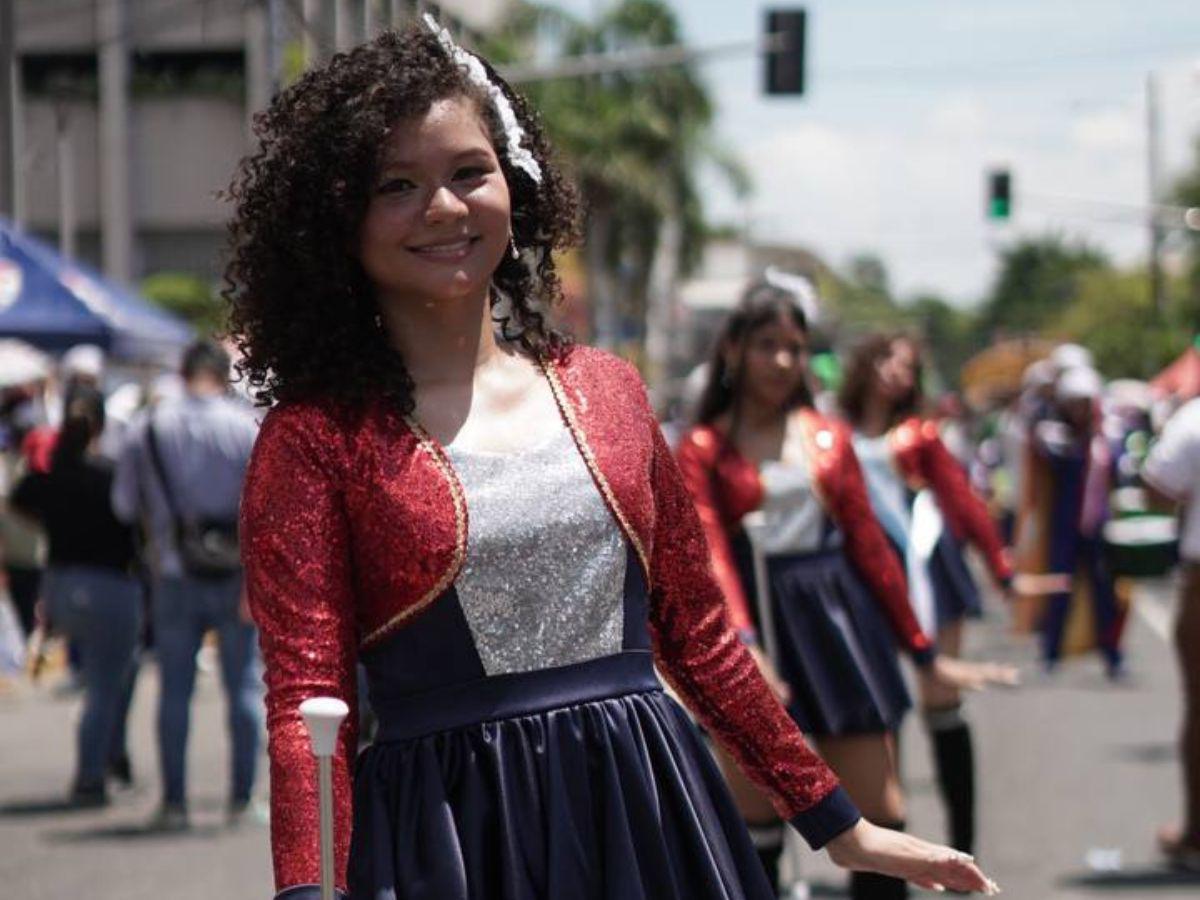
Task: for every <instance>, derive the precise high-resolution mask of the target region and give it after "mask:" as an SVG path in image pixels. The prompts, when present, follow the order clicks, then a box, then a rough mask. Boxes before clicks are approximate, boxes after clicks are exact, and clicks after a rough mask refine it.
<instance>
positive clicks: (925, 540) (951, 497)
mask: <svg viewBox="0 0 1200 900" xmlns="http://www.w3.org/2000/svg"><path fill="white" fill-rule="evenodd" d="M921 372H922V365H921V355H920V348H919V347H918V345H917V343H916V342H915V341H914V340H913V339H912V338H911V337H908V336H907V335H903V334H875V335H871V336H869V337H867V338H865V339H864V340H863V341H861V342H860V343H859V345H858V346H857V347H856V348H855V350H854V352H853V353H851V355H850V359H849V362H848V363H847V364H846V379H845V382H844V384H843V385H842V390H841V395H840V398H839V399H840V405H841V409H842V413H843V415H845V417H846V419H847V420H848V422H849V423H850V425H851V427H852V428H853V429H854V448H855V451H856V452H857V453H858V456H859V459H861V460H862V464H863V471H864V473H865V475H866V481H867V487H868V493H869V496H870V498H871V505H872V507H873V509H874V511H875V515H876V517H877V518H878V519H879V521H880V522H881V523H882V524H883V527H884V530H885V531H886V532H887V534H888V537H889V538H890V539H891V541H892V544H893V545H894V546H895V548H896V550H897V552H898V554H899V555H900V557H901V559H903V560H904V561H905V564H906V570H907V574H908V586H909V591H908V594H909V597H910V598H911V600H912V602H913V606H914V612H915V613H916V615H917V619H918V621H920V622H921V624H922V626H923V627H924V629H925V630H926V632H927V633H929V634H930V635H933V636H934V637H935V638H936V644H937V648H938V651H939V652H940V653H943V654H945V655H947V656H949V657H957V656H958V655H959V654H960V653H961V652H962V646H963V628H964V626H965V623H966V619H967V618H968V617H974V616H978V615H979V614H980V612H981V608H982V607H981V599H980V592H979V588H978V587H977V586H976V584H975V581H974V579H973V577H972V576H971V573H970V571H969V570H968V568H967V563H966V559H965V557H964V546H965V545H966V544H967V543H970V544H971V545H973V546H975V547H976V548H977V549H978V550H979V551H980V552H981V553H982V555H983V558H984V560H985V561H986V563H987V565H988V568H989V570H990V572H991V575H992V578H993V579H994V580H995V582H996V586H997V588H998V589H999V590H1000V591H1001V593H1004V594H1007V592H1008V589H1009V584H1010V582H1011V580H1012V569H1011V566H1010V564H1009V561H1008V556H1007V554H1006V552H1005V550H1004V546H1003V544H1002V542H1001V540H1000V535H999V533H998V532H997V531H996V528H995V526H994V525H993V523H992V520H991V517H990V515H989V514H988V511H987V507H986V506H985V505H984V503H983V501H982V500H981V499H980V498H979V497H977V496H976V495H975V493H974V492H973V491H972V489H971V486H970V483H969V482H968V480H967V472H966V469H965V468H964V466H963V463H962V462H961V461H960V459H958V458H956V457H955V456H954V455H953V454H952V453H951V452H950V450H949V449H948V448H947V447H946V445H945V444H944V443H943V440H942V438H941V435H940V431H939V428H938V424H937V422H936V421H934V420H932V419H923V418H922V415H921V413H922V390H921ZM964 455H965V453H964ZM920 699H921V711H922V716H923V717H924V719H925V725H926V728H927V729H928V731H929V737H930V741H931V745H932V748H933V754H934V770H935V772H936V774H937V780H938V788H939V790H940V791H941V795H942V800H943V802H944V804H945V807H946V820H947V824H948V832H949V834H948V841H949V843H950V844H951V845H952V846H954V847H957V848H958V849H960V850H963V851H965V852H968V853H969V852H972V851H973V849H974V844H975V752H974V747H973V743H972V739H971V729H970V726H969V725H968V723H967V720H966V719H965V718H964V717H963V714H962V697H961V695H960V693H959V691H958V690H956V689H954V688H953V687H949V686H946V685H942V684H937V683H934V682H929V681H923V682H922V684H921V698H920Z"/></svg>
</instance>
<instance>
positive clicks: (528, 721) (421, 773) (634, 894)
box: [347, 557, 772, 900]
mask: <svg viewBox="0 0 1200 900" xmlns="http://www.w3.org/2000/svg"><path fill="white" fill-rule="evenodd" d="M624 602H625V616H626V625H625V628H624V632H623V633H624V639H623V642H622V646H621V652H618V653H613V654H610V655H606V656H600V657H597V658H594V659H589V660H586V661H583V662H578V663H572V664H568V665H560V666H556V667H551V668H543V669H537V670H534V671H527V672H516V673H508V674H495V675H490V676H489V675H486V674H485V673H484V671H483V669H482V667H481V664H480V658H479V655H478V654H477V652H476V650H475V647H474V645H473V643H472V638H471V634H470V630H469V628H468V625H467V623H466V620H465V618H464V615H463V611H462V608H461V606H460V604H459V600H458V598H457V595H456V592H455V590H454V589H453V588H451V589H450V590H449V591H447V593H446V594H445V595H444V596H442V597H440V598H439V599H438V600H436V601H434V603H432V604H431V605H430V607H429V608H428V609H427V610H425V611H423V612H422V613H421V615H420V616H419V617H418V618H417V619H416V620H414V621H413V622H411V623H409V624H408V625H406V626H405V627H404V628H402V629H399V630H398V631H397V632H396V634H395V635H394V636H393V637H391V638H389V639H388V640H387V641H386V642H384V643H383V644H382V645H380V646H379V647H377V648H374V649H372V650H371V651H369V652H368V653H367V654H364V656H363V662H364V665H365V666H366V669H367V676H368V682H369V684H370V693H371V702H372V706H373V707H374V710H375V715H376V717H377V721H378V731H377V733H376V738H375V742H374V743H373V744H372V745H371V746H370V747H368V748H367V749H366V750H364V751H363V752H362V753H361V754H360V755H359V757H358V760H357V763H356V767H355V774H354V803H353V806H354V828H353V832H352V836H351V843H350V859H349V863H348V866H347V878H348V881H349V888H350V896H351V898H352V900H769V898H770V897H771V896H772V891H771V889H770V887H769V886H768V884H767V881H766V876H765V875H764V873H763V869H762V864H761V863H760V862H759V859H758V857H757V855H756V854H755V852H754V848H753V846H752V844H751V842H750V837H749V834H748V833H747V831H746V826H745V825H744V824H743V822H742V818H741V816H740V815H739V814H738V812H737V809H736V807H735V806H734V804H733V800H732V798H731V797H730V796H729V792H728V788H727V787H726V786H725V783H724V781H723V779H722V778H721V775H720V772H719V770H718V769H717V767H716V765H715V763H714V762H713V760H712V757H711V756H710V755H709V752H708V750H707V749H706V748H705V747H704V745H703V743H702V741H701V739H700V736H699V734H698V732H697V729H696V727H695V726H694V725H693V724H692V722H691V721H690V719H689V718H688V717H687V715H686V714H685V713H684V711H683V710H682V708H681V707H680V706H679V705H678V704H677V703H676V702H675V701H674V700H672V699H671V698H670V697H669V696H668V695H667V694H666V693H665V692H664V691H663V688H662V685H661V683H660V682H659V680H658V676H657V675H656V673H655V671H654V664H653V657H652V655H651V652H650V638H649V634H648V632H647V630H646V625H645V622H646V608H647V602H648V601H647V597H646V590H645V585H644V584H643V583H642V578H641V570H640V568H639V567H638V566H637V565H636V563H635V562H634V561H633V559H632V557H631V558H630V564H629V566H628V567H627V569H626V585H625V598H624Z"/></svg>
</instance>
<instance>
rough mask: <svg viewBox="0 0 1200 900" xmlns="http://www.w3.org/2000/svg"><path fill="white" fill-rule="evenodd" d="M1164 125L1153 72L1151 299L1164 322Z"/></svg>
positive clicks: (1149, 89) (1149, 79)
mask: <svg viewBox="0 0 1200 900" xmlns="http://www.w3.org/2000/svg"><path fill="white" fill-rule="evenodd" d="M1160 125H1161V123H1160V122H1159V112H1158V78H1157V77H1156V76H1155V74H1154V73H1153V72H1148V73H1147V74H1146V189H1147V191H1148V192H1149V203H1148V204H1147V205H1148V207H1149V209H1150V214H1149V216H1148V217H1147V220H1146V221H1147V224H1148V225H1149V227H1150V259H1149V265H1148V269H1149V272H1150V300H1151V303H1152V304H1153V307H1154V314H1155V316H1157V317H1158V318H1159V319H1160V320H1161V318H1162V316H1163V313H1164V312H1165V308H1166V301H1165V299H1164V297H1163V294H1164V290H1163V272H1162V246H1163V227H1162V222H1161V221H1160V216H1159V211H1158V184H1159V171H1160V163H1159V146H1160V143H1161V130H1160Z"/></svg>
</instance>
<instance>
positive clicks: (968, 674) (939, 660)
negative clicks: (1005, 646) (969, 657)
mask: <svg viewBox="0 0 1200 900" xmlns="http://www.w3.org/2000/svg"><path fill="white" fill-rule="evenodd" d="M921 677H923V678H929V679H931V680H932V681H933V682H934V684H935V685H937V686H938V687H942V688H952V689H954V690H959V691H981V690H983V689H984V688H985V687H988V686H989V685H994V684H996V685H1001V686H1003V687H1016V686H1017V685H1018V684H1020V683H1021V676H1020V673H1019V672H1018V671H1017V669H1016V668H1015V667H1014V666H1006V665H1002V664H1000V663H990V662H983V663H977V662H967V661H966V660H962V659H954V658H953V657H950V656H942V655H940V654H939V655H938V656H937V657H936V658H935V659H934V661H933V665H931V666H929V668H927V669H924V670H922V672H921Z"/></svg>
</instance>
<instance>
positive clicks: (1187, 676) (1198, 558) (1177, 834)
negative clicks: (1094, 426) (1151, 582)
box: [1142, 399, 1200, 872]
mask: <svg viewBox="0 0 1200 900" xmlns="http://www.w3.org/2000/svg"><path fill="white" fill-rule="evenodd" d="M1142 477H1143V479H1144V480H1145V483H1146V486H1147V487H1148V488H1150V489H1151V490H1152V491H1154V492H1157V493H1158V494H1159V495H1161V498H1162V500H1163V501H1164V502H1166V503H1167V504H1168V505H1169V506H1176V505H1177V506H1179V507H1180V513H1181V516H1182V523H1183V529H1182V532H1181V533H1180V536H1179V555H1180V558H1181V560H1182V562H1183V581H1182V587H1181V590H1180V595H1179V611H1178V613H1177V618H1176V621H1175V650H1176V652H1177V653H1178V654H1179V667H1180V670H1181V673H1182V675H1183V704H1184V705H1183V726H1182V728H1181V729H1180V740H1179V755H1180V761H1181V762H1182V768H1183V818H1182V820H1181V824H1180V825H1178V826H1176V827H1168V828H1164V829H1163V830H1162V832H1161V833H1160V835H1159V843H1160V846H1161V847H1162V849H1163V851H1164V853H1165V854H1166V855H1167V857H1168V859H1170V860H1171V862H1172V863H1174V864H1175V865H1177V866H1180V867H1182V868H1185V869H1189V870H1191V871H1193V872H1200V494H1198V493H1197V491H1198V489H1200V399H1195V400H1191V401H1189V402H1188V403H1186V404H1185V405H1184V406H1182V407H1181V408H1180V409H1179V410H1178V411H1177V412H1176V413H1175V414H1174V415H1173V416H1172V417H1171V418H1170V419H1169V420H1168V421H1167V424H1166V427H1165V428H1164V429H1163V433H1162V436H1161V437H1160V438H1159V440H1158V442H1157V443H1156V444H1155V445H1154V448H1153V449H1152V450H1151V451H1150V455H1149V457H1148V458H1147V459H1146V463H1145V465H1144V467H1143V468H1142Z"/></svg>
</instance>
